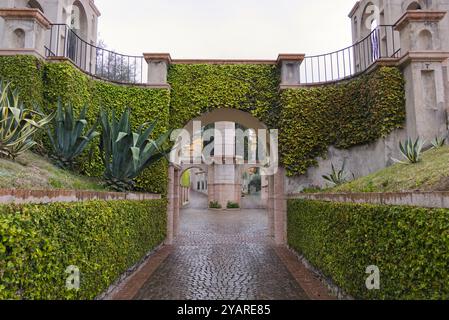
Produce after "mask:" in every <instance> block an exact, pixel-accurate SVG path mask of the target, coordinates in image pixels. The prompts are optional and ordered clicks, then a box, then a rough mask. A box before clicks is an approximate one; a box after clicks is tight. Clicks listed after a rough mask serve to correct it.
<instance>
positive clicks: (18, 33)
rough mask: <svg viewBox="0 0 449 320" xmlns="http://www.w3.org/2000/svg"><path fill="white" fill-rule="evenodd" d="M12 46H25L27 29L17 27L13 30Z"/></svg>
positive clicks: (19, 47) (20, 47) (18, 47)
mask: <svg viewBox="0 0 449 320" xmlns="http://www.w3.org/2000/svg"><path fill="white" fill-rule="evenodd" d="M12 40H13V43H12V47H13V48H17V49H23V48H25V31H23V30H22V29H16V30H14V32H13V39H12Z"/></svg>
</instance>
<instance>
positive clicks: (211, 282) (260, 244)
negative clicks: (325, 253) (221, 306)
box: [135, 209, 307, 300]
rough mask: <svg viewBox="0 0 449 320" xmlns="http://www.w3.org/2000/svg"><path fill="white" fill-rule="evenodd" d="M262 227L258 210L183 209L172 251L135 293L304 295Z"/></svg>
mask: <svg viewBox="0 0 449 320" xmlns="http://www.w3.org/2000/svg"><path fill="white" fill-rule="evenodd" d="M267 231H268V230H267V214H266V211H264V210H243V211H241V212H235V213H234V212H232V213H229V212H212V211H207V210H198V209H187V210H183V211H182V213H181V225H180V234H179V236H178V238H177V240H176V242H175V244H174V249H173V252H172V253H171V254H170V255H169V256H168V257H167V259H166V260H165V261H164V262H163V263H162V264H161V265H160V266H159V267H158V269H157V270H156V271H155V272H154V273H153V274H152V275H151V277H150V278H149V279H148V280H147V281H146V283H145V284H144V285H143V286H142V287H141V289H140V290H139V292H138V293H137V295H136V296H135V299H144V300H172V299H188V300H203V299H211V300H223V299H230V300H248V299H260V300H271V299H279V300H281V299H282V300H300V299H301V300H302V299H307V295H306V294H305V292H304V290H303V289H302V288H301V287H300V286H299V284H298V283H297V282H296V280H295V279H294V278H293V276H292V275H291V274H290V272H289V271H288V269H287V268H286V267H285V266H284V264H283V263H282V261H281V260H280V259H279V257H278V255H277V254H276V252H275V250H274V247H273V244H272V242H271V239H270V238H268V236H267Z"/></svg>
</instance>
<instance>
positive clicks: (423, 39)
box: [418, 30, 433, 50]
mask: <svg viewBox="0 0 449 320" xmlns="http://www.w3.org/2000/svg"><path fill="white" fill-rule="evenodd" d="M432 49H433V41H432V33H431V32H430V31H429V30H422V31H421V32H420V33H419V36H418V50H432Z"/></svg>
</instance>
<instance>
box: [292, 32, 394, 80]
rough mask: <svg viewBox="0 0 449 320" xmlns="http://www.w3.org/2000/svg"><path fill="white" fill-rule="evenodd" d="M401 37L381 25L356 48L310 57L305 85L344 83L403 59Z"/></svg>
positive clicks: (305, 64) (302, 71)
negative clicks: (377, 65) (383, 62)
mask: <svg viewBox="0 0 449 320" xmlns="http://www.w3.org/2000/svg"><path fill="white" fill-rule="evenodd" d="M399 52H400V49H399V34H398V32H397V31H395V30H394V26H392V25H381V26H379V27H377V28H376V29H375V30H373V31H372V32H371V33H370V34H369V35H368V36H366V37H365V38H364V39H362V40H361V41H359V42H357V43H355V44H354V45H352V46H350V47H347V48H344V49H341V50H338V51H335V52H331V53H327V54H322V55H316V56H310V57H309V56H306V57H305V58H304V61H303V62H302V64H301V66H300V82H301V84H314V83H322V82H332V81H339V80H344V79H347V78H351V77H353V76H356V75H358V74H360V73H362V72H364V71H366V70H367V69H368V68H369V67H370V66H371V65H372V64H373V63H374V62H376V61H377V60H379V59H382V58H397V57H398V56H399Z"/></svg>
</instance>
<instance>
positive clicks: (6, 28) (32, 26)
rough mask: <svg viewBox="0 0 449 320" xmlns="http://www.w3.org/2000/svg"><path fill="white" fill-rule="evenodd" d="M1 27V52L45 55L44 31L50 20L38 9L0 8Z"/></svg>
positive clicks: (48, 27)
mask: <svg viewBox="0 0 449 320" xmlns="http://www.w3.org/2000/svg"><path fill="white" fill-rule="evenodd" d="M0 17H1V18H3V27H2V29H1V30H0V52H1V53H2V54H7V55H13V54H32V55H36V56H38V57H45V32H46V31H47V30H48V29H50V21H49V20H48V19H47V18H46V17H45V16H44V15H43V14H42V12H41V11H40V10H38V9H28V8H23V9H18V8H4V9H0Z"/></svg>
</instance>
